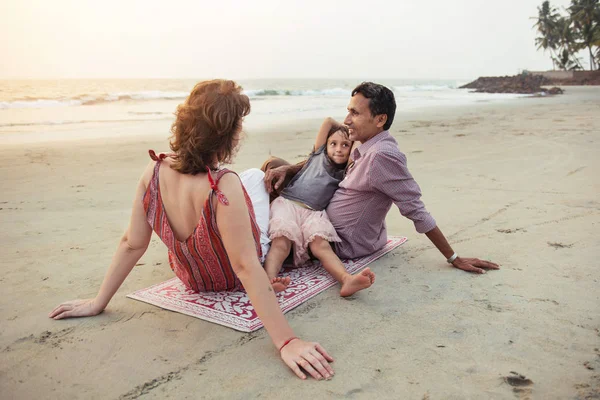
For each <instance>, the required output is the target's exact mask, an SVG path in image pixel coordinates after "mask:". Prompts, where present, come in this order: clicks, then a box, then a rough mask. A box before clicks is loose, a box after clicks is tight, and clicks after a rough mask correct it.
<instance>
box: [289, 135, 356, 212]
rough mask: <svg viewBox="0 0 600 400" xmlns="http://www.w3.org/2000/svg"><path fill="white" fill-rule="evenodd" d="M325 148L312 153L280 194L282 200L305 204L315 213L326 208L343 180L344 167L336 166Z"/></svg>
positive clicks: (322, 147)
mask: <svg viewBox="0 0 600 400" xmlns="http://www.w3.org/2000/svg"><path fill="white" fill-rule="evenodd" d="M325 146H326V145H323V146H321V147H319V148H318V149H317V150H316V151H314V152H312V153H311V155H310V156H309V158H308V161H307V162H306V164H305V165H304V167H303V168H302V169H301V170H300V172H298V173H297V174H296V176H294V177H293V178H292V180H291V181H290V183H289V184H288V185H287V187H286V188H285V189H283V191H282V192H281V196H282V197H283V198H284V199H288V200H293V201H298V202H300V203H303V204H306V205H307V206H308V207H310V208H312V209H313V210H316V211H322V210H324V209H325V208H327V205H329V201H330V200H331V198H332V197H333V194H334V193H335V191H336V190H337V189H338V185H339V184H340V182H341V181H342V179H344V175H345V168H344V167H345V165H344V167H342V168H340V167H338V166H336V164H334V163H333V162H331V160H330V159H329V157H327V152H326V151H325Z"/></svg>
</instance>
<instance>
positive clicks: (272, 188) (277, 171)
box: [265, 165, 287, 194]
mask: <svg viewBox="0 0 600 400" xmlns="http://www.w3.org/2000/svg"><path fill="white" fill-rule="evenodd" d="M286 172H287V165H283V166H281V167H277V168H272V169H268V170H267V171H266V172H265V188H266V189H267V193H269V194H271V193H273V192H277V191H278V190H279V188H280V187H281V185H282V184H283V181H285V177H286Z"/></svg>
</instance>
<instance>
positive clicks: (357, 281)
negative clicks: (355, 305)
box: [340, 268, 375, 297]
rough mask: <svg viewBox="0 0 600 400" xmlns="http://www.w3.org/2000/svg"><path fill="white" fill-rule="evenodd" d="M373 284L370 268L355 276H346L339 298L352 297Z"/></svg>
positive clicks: (373, 279)
mask: <svg viewBox="0 0 600 400" xmlns="http://www.w3.org/2000/svg"><path fill="white" fill-rule="evenodd" d="M373 282H375V274H374V273H373V272H371V268H365V269H363V270H362V271H361V272H359V273H358V274H356V275H350V276H348V277H347V278H346V279H345V280H344V282H343V283H342V288H341V289H340V296H342V297H348V296H352V295H353V294H354V293H356V292H358V291H359V290H363V289H366V288H368V287H370V286H371V285H372V284H373Z"/></svg>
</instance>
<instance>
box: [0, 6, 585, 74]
mask: <svg viewBox="0 0 600 400" xmlns="http://www.w3.org/2000/svg"><path fill="white" fill-rule="evenodd" d="M541 3H542V0H502V1H484V0H449V1H448V0H427V1H425V0H421V1H416V0H394V1H380V0H362V1H356V0H346V1H329V0H318V1H315V0H302V1H292V0H288V1H281V0H245V1H235V0H213V1H204V0H193V1H184V0H170V1H164V0H163V1H154V0H145V1H137V0H119V1H114V0H103V1H92V0H76V1H71V0H50V1H49V0H0V57H1V58H2V62H0V79H30V78H34V79H38V78H39V79H55V78H75V79H87V78H144V79H147V78H213V77H223V78H231V79H253V78H349V79H351V78H365V77H366V78H369V79H377V78H380V79H382V78H399V79H402V78H406V79H472V78H476V77H478V76H489V75H514V74H516V73H518V72H520V71H521V70H523V69H528V70H546V69H551V68H552V63H551V61H550V57H549V55H548V54H544V53H543V52H542V51H537V50H536V47H535V44H534V40H535V36H536V32H535V29H534V28H533V24H534V23H535V21H534V20H533V19H531V18H530V17H534V16H536V15H537V6H539V5H540V4H541ZM551 4H552V5H554V6H556V7H558V8H559V9H563V8H564V7H566V6H568V4H569V0H555V1H551ZM585 62H587V57H586V58H585V59H584V65H586V64H585Z"/></svg>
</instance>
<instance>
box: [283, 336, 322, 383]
mask: <svg viewBox="0 0 600 400" xmlns="http://www.w3.org/2000/svg"><path fill="white" fill-rule="evenodd" d="M281 358H282V359H283V361H284V362H285V363H286V364H287V366H288V367H290V369H291V370H292V371H294V373H295V374H296V375H298V378H300V379H306V374H304V372H302V370H304V371H306V372H308V373H309V374H310V375H311V376H312V377H313V378H315V379H317V380H321V379H331V378H332V377H333V375H334V372H333V368H331V365H329V363H330V362H333V357H331V356H330V355H329V354H327V351H325V349H324V348H323V347H321V345H320V344H319V343H314V342H305V341H304V340H301V339H294V340H292V341H291V342H290V343H289V344H287V345H286V346H285V347H284V348H283V349H281Z"/></svg>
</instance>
